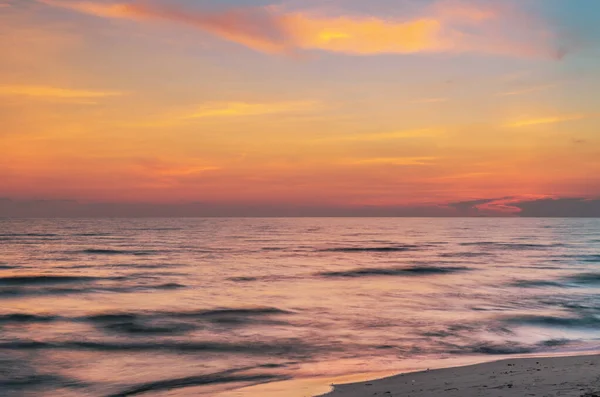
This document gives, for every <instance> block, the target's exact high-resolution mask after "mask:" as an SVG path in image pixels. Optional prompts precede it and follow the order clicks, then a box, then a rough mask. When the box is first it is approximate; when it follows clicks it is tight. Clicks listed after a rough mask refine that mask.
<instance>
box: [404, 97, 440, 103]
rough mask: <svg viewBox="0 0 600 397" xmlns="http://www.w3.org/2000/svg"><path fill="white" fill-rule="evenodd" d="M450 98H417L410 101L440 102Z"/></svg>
mask: <svg viewBox="0 0 600 397" xmlns="http://www.w3.org/2000/svg"><path fill="white" fill-rule="evenodd" d="M448 101H449V99H448V98H422V99H415V100H413V101H410V103H438V102H448Z"/></svg>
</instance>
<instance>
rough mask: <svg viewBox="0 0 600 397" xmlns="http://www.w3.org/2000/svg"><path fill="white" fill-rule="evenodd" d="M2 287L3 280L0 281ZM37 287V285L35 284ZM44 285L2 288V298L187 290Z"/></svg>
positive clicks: (171, 286) (163, 286)
mask: <svg viewBox="0 0 600 397" xmlns="http://www.w3.org/2000/svg"><path fill="white" fill-rule="evenodd" d="M0 285H1V280H0ZM34 285H35V284H34ZM40 285H42V284H37V286H36V288H31V285H17V286H14V287H4V288H2V287H0V298H17V297H25V296H56V295H77V294H94V293H106V292H112V293H121V294H126V293H136V292H144V291H154V290H174V289H181V288H186V286H185V285H182V284H177V283H166V284H149V285H134V286H97V285H94V284H90V285H89V286H87V287H80V288H75V287H71V288H66V287H43V288H42V287H40Z"/></svg>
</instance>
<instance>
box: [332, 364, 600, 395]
mask: <svg viewBox="0 0 600 397" xmlns="http://www.w3.org/2000/svg"><path fill="white" fill-rule="evenodd" d="M367 396H383V397H400V396H402V397H432V396H445V397H475V396H485V397H526V396H539V397H554V396H567V397H600V356H599V355H593V356H576V357H551V358H520V359H509V360H502V361H497V362H491V363H485V364H478V365H471V366H466V367H457V368H447V369H439V370H429V371H423V372H416V373H407V374H401V375H396V376H392V377H389V378H385V379H380V380H374V381H368V382H359V383H352V384H345V385H335V390H334V391H332V392H331V393H328V394H325V395H323V396H322V397H367Z"/></svg>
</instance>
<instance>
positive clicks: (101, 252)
mask: <svg viewBox="0 0 600 397" xmlns="http://www.w3.org/2000/svg"><path fill="white" fill-rule="evenodd" d="M76 253H80V254H89V255H135V256H146V255H155V254H156V253H157V252H156V251H129V250H116V249H103V248H89V249H85V250H82V251H78V252H76Z"/></svg>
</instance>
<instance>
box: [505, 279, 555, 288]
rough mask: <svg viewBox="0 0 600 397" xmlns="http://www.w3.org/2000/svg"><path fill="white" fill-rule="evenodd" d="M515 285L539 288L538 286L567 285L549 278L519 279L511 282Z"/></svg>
mask: <svg viewBox="0 0 600 397" xmlns="http://www.w3.org/2000/svg"><path fill="white" fill-rule="evenodd" d="M510 285H511V286H513V287H521V288H538V287H564V286H565V285H564V284H562V283H560V282H558V281H548V280H517V281H515V282H513V283H512V284H510Z"/></svg>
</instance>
